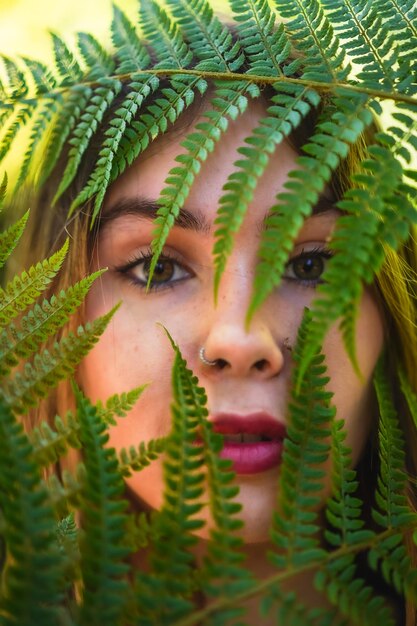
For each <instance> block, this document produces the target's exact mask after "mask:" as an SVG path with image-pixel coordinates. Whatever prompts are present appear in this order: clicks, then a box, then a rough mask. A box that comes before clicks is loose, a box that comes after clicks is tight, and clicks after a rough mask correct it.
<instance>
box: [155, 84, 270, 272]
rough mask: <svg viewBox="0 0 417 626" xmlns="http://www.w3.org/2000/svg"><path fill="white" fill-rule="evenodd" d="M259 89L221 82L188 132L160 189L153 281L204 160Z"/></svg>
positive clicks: (253, 86)
mask: <svg viewBox="0 0 417 626" xmlns="http://www.w3.org/2000/svg"><path fill="white" fill-rule="evenodd" d="M258 94H259V90H258V88H257V87H256V86H255V85H250V84H249V85H248V84H247V83H246V82H243V81H239V82H237V83H234V84H232V85H230V86H223V85H222V84H219V85H218V87H217V90H216V93H215V96H214V98H213V99H212V101H211V102H212V105H213V107H214V108H213V110H209V111H207V112H206V113H205V114H204V118H205V121H202V122H199V123H198V124H196V127H195V132H193V133H191V134H189V135H188V136H187V137H186V138H185V140H184V141H183V142H181V145H182V146H183V147H184V148H185V149H186V150H187V152H186V153H185V154H180V155H179V156H177V157H176V159H175V160H176V161H177V162H178V163H179V165H178V166H176V167H174V168H173V169H172V170H171V171H170V172H169V175H168V178H167V179H166V183H167V186H166V187H164V189H162V191H161V195H160V198H159V204H160V208H159V209H158V217H157V218H156V219H155V227H156V228H155V232H154V239H153V241H152V250H153V257H152V262H151V266H150V268H149V281H148V284H150V282H151V280H152V276H153V272H154V270H155V267H156V264H157V262H158V258H159V256H160V254H161V252H162V249H163V247H164V245H165V242H166V239H167V237H168V233H169V231H170V229H171V228H172V226H173V224H174V221H175V219H176V218H177V217H178V214H179V212H180V209H181V207H182V206H183V204H184V202H185V199H186V198H187V196H188V194H189V192H190V189H191V185H192V184H193V182H194V179H195V176H196V175H197V174H198V172H199V170H200V166H201V163H202V162H203V161H205V160H206V158H207V156H208V154H209V152H212V151H213V150H214V146H215V144H216V142H217V141H219V139H220V137H221V135H222V133H224V132H225V131H226V130H227V127H228V118H231V119H232V120H235V119H236V118H237V117H238V116H239V114H241V113H243V111H244V110H245V109H246V107H247V105H248V97H252V98H254V97H256V96H258Z"/></svg>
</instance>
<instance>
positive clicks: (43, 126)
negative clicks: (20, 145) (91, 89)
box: [15, 94, 61, 192]
mask: <svg viewBox="0 0 417 626" xmlns="http://www.w3.org/2000/svg"><path fill="white" fill-rule="evenodd" d="M60 104H61V96H60V94H55V96H54V97H53V98H50V99H47V100H44V101H43V103H42V105H41V108H40V111H38V112H37V114H36V117H35V121H34V123H33V126H32V130H31V133H30V140H29V145H28V147H27V149H26V152H25V156H24V158H23V161H22V164H21V166H20V171H19V176H18V179H17V182H16V185H15V192H16V191H17V190H18V189H19V188H20V187H21V186H22V185H23V184H24V183H25V182H26V179H27V177H28V174H29V172H30V168H31V165H32V163H33V160H34V157H35V154H36V148H37V146H38V144H39V143H40V142H41V141H42V139H43V137H44V134H45V131H46V130H47V128H48V127H49V125H50V123H51V120H52V118H53V117H54V115H55V114H56V113H57V111H58V107H59V105H60Z"/></svg>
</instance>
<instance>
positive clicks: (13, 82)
mask: <svg viewBox="0 0 417 626" xmlns="http://www.w3.org/2000/svg"><path fill="white" fill-rule="evenodd" d="M1 58H2V60H3V63H4V68H5V70H6V73H7V78H8V83H9V84H8V89H7V92H8V95H9V98H10V99H11V100H19V99H21V98H23V96H25V95H26V94H27V92H28V86H27V83H26V78H25V74H24V72H22V70H21V69H20V67H19V66H18V65H17V64H16V63H15V62H14V61H13V60H12V59H10V58H9V57H7V56H5V55H1Z"/></svg>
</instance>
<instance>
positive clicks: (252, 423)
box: [210, 412, 287, 474]
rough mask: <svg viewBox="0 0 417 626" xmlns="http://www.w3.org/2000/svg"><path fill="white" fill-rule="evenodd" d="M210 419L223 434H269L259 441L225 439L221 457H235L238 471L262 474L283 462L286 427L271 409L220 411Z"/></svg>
mask: <svg viewBox="0 0 417 626" xmlns="http://www.w3.org/2000/svg"><path fill="white" fill-rule="evenodd" d="M210 420H211V421H212V422H213V430H214V431H215V432H216V433H220V434H222V435H238V434H247V435H259V436H262V437H265V438H266V440H265V441H256V442H253V441H252V442H250V441H249V442H235V441H227V440H225V441H224V445H223V449H222V450H221V452H220V457H221V458H223V459H229V460H230V461H232V464H233V470H234V471H235V472H236V473H237V474H259V473H261V472H266V471H268V470H270V469H273V468H274V467H278V466H279V465H280V464H281V458H282V450H283V445H284V439H285V436H286V432H287V429H286V427H285V426H284V424H283V423H282V422H279V421H278V420H277V419H275V418H274V417H272V415H270V414H269V413H265V412H258V413H251V414H248V415H238V414H232V413H217V414H216V415H213V416H212V417H211V418H210Z"/></svg>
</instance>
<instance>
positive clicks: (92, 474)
mask: <svg viewBox="0 0 417 626" xmlns="http://www.w3.org/2000/svg"><path fill="white" fill-rule="evenodd" d="M75 394H76V399H77V415H78V418H79V421H80V438H81V441H82V443H83V451H84V454H83V459H84V466H85V481H84V485H83V492H82V498H81V511H82V515H83V530H84V535H83V550H82V557H81V573H82V580H83V601H82V604H81V606H80V607H79V615H78V619H77V622H78V623H79V624H80V626H86V625H88V626H93V625H98V624H100V626H106V625H107V626H114V624H117V623H118V621H119V619H120V616H121V614H122V611H123V610H124V607H125V603H126V594H127V588H128V584H127V578H126V575H127V572H128V569H129V568H128V565H127V564H126V562H125V559H126V557H127V556H128V553H129V551H128V548H127V546H126V544H125V530H126V520H127V513H126V509H127V502H126V501H124V500H122V499H121V497H120V496H121V495H122V494H123V492H124V482H123V479H122V477H121V475H120V474H119V473H118V472H117V471H116V469H117V460H116V453H115V451H114V449H113V448H108V447H105V444H106V443H107V441H108V435H107V433H106V426H105V424H104V423H103V422H102V420H101V419H100V416H99V413H98V411H97V409H96V408H95V407H94V406H93V405H92V404H90V403H89V402H88V400H87V399H86V398H85V396H83V395H82V393H81V392H80V391H79V390H76V392H75Z"/></svg>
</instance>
